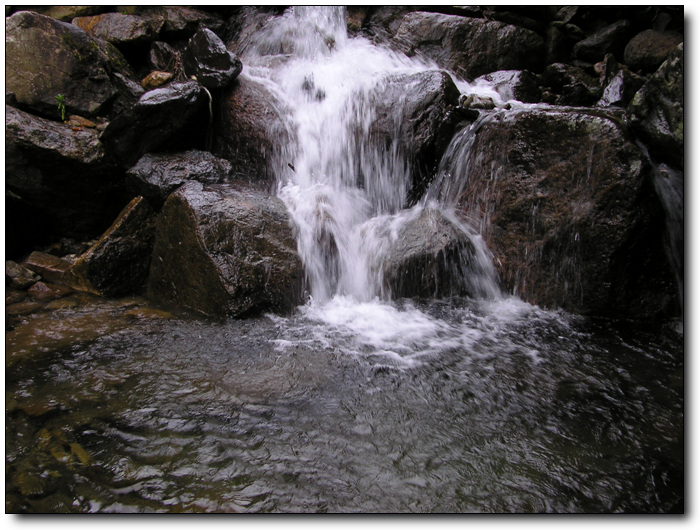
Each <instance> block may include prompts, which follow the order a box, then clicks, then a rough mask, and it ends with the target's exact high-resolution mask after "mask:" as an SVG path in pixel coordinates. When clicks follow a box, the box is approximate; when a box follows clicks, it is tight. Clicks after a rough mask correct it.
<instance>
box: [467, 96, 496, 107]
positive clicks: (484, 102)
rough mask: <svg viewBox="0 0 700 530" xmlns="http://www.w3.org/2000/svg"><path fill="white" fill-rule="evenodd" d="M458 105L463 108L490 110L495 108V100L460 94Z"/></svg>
mask: <svg viewBox="0 0 700 530" xmlns="http://www.w3.org/2000/svg"><path fill="white" fill-rule="evenodd" d="M459 106H460V107H463V108H465V109H479V110H492V109H495V108H496V102H495V101H494V100H493V99H492V98H489V97H484V96H477V95H476V94H469V95H468V96H467V95H466V94H462V95H461V96H459Z"/></svg>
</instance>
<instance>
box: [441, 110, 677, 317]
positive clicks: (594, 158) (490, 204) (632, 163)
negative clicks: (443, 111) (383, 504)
mask: <svg viewBox="0 0 700 530" xmlns="http://www.w3.org/2000/svg"><path fill="white" fill-rule="evenodd" d="M620 118H621V115H620V113H619V112H618V114H609V115H608V116H606V115H603V114H600V115H592V114H589V113H586V112H585V111H583V110H582V111H569V110H567V111H546V110H531V111H520V112H515V111H513V112H511V113H508V114H507V115H506V116H504V117H502V118H498V117H495V118H493V119H492V120H490V121H486V122H485V123H484V124H483V126H482V127H481V129H479V130H478V132H477V135H476V138H475V139H474V144H473V146H472V147H471V149H470V154H469V159H468V161H464V160H462V161H461V162H460V164H458V165H457V166H455V167H456V168H458V167H468V168H469V173H468V177H467V175H464V174H460V173H459V172H458V171H457V169H454V171H453V172H452V173H453V179H456V180H455V181H454V182H452V184H451V185H452V186H455V185H456V183H457V182H459V183H460V186H456V187H455V188H454V190H455V191H453V195H452V197H451V198H452V199H453V200H456V201H457V202H458V203H459V205H460V208H461V210H462V211H463V213H464V215H465V216H466V218H468V219H472V220H473V222H474V223H475V224H476V225H477V226H482V227H483V228H482V230H481V233H482V236H483V237H484V240H485V242H486V243H487V246H488V247H489V249H490V250H491V251H492V252H493V254H494V257H495V263H496V264H497V268H498V271H499V275H500V279H501V281H502V282H503V285H504V287H505V289H506V290H507V291H509V292H514V293H516V294H517V295H518V296H520V297H521V298H522V299H523V300H525V301H528V302H530V303H533V304H537V305H541V306H544V307H561V308H564V309H566V310H567V311H570V312H573V313H579V314H587V315H598V316H603V315H605V316H612V317H616V318H636V319H646V318H650V319H651V318H657V317H662V316H664V317H665V316H669V315H674V316H675V313H676V312H677V308H678V307H679V303H678V292H677V291H678V289H677V287H676V283H675V278H674V276H673V273H672V271H671V268H670V266H669V262H668V259H667V257H666V253H665V250H664V244H663V239H664V237H665V236H664V213H663V210H662V207H661V205H660V203H659V199H658V197H657V195H656V192H655V190H654V186H653V182H652V179H651V169H650V165H649V164H648V162H647V160H646V157H645V156H644V154H643V152H642V151H641V150H640V149H639V148H638V147H637V145H636V144H635V143H633V142H632V141H630V140H629V139H628V138H627V136H626V135H625V131H624V129H623V128H622V127H621V125H619V122H620V121H621V120H620ZM467 178H468V181H466V180H460V179H467Z"/></svg>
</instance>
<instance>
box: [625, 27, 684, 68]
mask: <svg viewBox="0 0 700 530" xmlns="http://www.w3.org/2000/svg"><path fill="white" fill-rule="evenodd" d="M681 42H683V36H682V35H680V34H679V33H676V32H662V31H656V30H653V29H647V30H644V31H642V32H641V33H638V34H637V35H635V36H634V37H633V38H632V40H630V41H629V42H628V43H627V46H626V47H625V52H624V61H625V64H626V65H627V66H629V67H630V68H632V69H634V70H640V71H642V72H653V71H655V70H656V69H657V68H658V67H659V66H661V64H662V63H663V62H664V61H665V60H666V58H667V57H668V55H669V54H670V53H671V52H672V51H674V50H675V49H676V48H677V47H678V45H679V44H680V43H681Z"/></svg>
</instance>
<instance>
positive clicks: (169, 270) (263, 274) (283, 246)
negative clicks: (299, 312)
mask: <svg viewBox="0 0 700 530" xmlns="http://www.w3.org/2000/svg"><path fill="white" fill-rule="evenodd" d="M302 281H303V269H302V265H301V260H300V259H299V256H298V255H297V252H296V241H295V240H294V237H293V235H292V228H291V225H290V219H289V214H288V213H287V210H286V208H285V206H284V204H283V203H282V201H281V200H280V199H278V198H276V197H272V196H269V195H267V194H265V193H260V192H255V191H252V190H237V189H234V188H232V187H230V186H228V187H227V186H207V187H204V186H203V185H202V184H200V183H198V182H190V183H187V184H185V185H184V186H183V187H181V188H180V189H179V190H178V191H176V192H175V193H174V194H172V195H171V196H170V198H169V199H168V200H167V202H166V203H165V206H164V207H163V210H162V212H161V214H160V215H159V217H158V221H157V224H156V240H155V248H154V252H153V258H152V261H151V270H150V276H149V281H148V295H149V297H151V298H153V299H155V300H158V301H160V302H163V303H171V304H176V305H178V306H181V307H185V308H188V309H190V310H193V311H196V312H198V313H201V314H204V315H207V316H210V317H215V318H225V317H242V316H246V315H251V314H255V313H259V312H261V311H275V312H281V313H286V312H289V311H291V310H292V309H293V308H294V307H295V306H296V305H298V304H300V303H301V302H302V300H301V292H302V291H301V289H302Z"/></svg>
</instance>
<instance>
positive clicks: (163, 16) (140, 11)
mask: <svg viewBox="0 0 700 530" xmlns="http://www.w3.org/2000/svg"><path fill="white" fill-rule="evenodd" d="M135 14H137V15H139V16H140V17H142V18H144V19H146V20H155V21H164V23H163V27H162V28H161V30H160V37H161V40H177V39H189V38H190V37H191V36H192V35H194V34H195V33H196V32H197V30H199V29H202V28H209V29H210V30H212V31H214V32H216V33H218V32H220V31H222V30H223V28H224V26H225V22H224V21H223V20H222V19H221V18H220V17H218V16H217V15H214V14H212V13H207V12H205V11H201V10H199V9H196V8H193V7H190V6H147V7H140V8H137V9H136V11H135Z"/></svg>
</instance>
